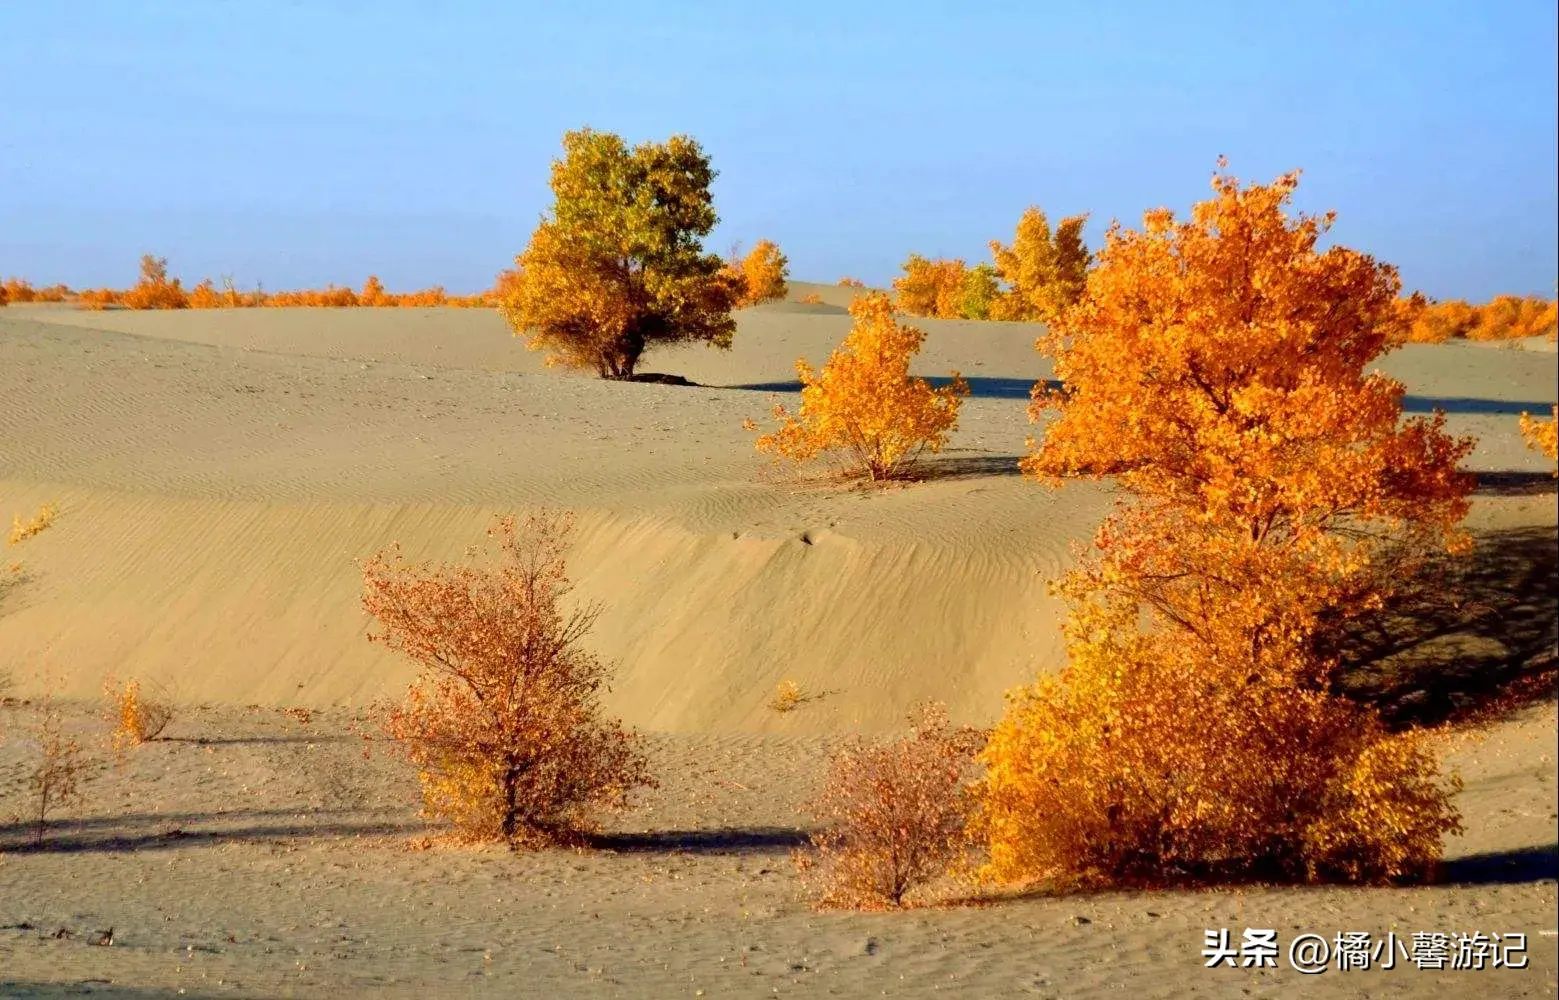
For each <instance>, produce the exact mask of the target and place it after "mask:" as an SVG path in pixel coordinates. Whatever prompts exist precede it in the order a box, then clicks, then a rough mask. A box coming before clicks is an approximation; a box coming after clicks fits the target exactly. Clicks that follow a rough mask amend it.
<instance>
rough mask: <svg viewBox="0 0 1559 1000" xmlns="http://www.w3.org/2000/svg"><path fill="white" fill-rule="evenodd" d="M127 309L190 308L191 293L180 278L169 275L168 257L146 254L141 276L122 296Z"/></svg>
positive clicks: (142, 258) (143, 257) (122, 301)
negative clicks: (186, 289) (180, 281)
mask: <svg viewBox="0 0 1559 1000" xmlns="http://www.w3.org/2000/svg"><path fill="white" fill-rule="evenodd" d="M120 301H121V303H122V304H123V305H124V307H125V308H126V309H188V308H189V304H190V303H189V293H188V292H186V291H184V287H183V286H182V285H181V284H180V283H179V279H178V278H172V279H170V278H169V277H168V258H166V257H155V256H153V255H151V254H145V255H143V256H142V257H141V278H140V280H139V281H137V282H136V283H135V285H134V286H133V287H132V288H130V289H129V290H128V291H126V292H125V293H124V295H123V296H121V298H120Z"/></svg>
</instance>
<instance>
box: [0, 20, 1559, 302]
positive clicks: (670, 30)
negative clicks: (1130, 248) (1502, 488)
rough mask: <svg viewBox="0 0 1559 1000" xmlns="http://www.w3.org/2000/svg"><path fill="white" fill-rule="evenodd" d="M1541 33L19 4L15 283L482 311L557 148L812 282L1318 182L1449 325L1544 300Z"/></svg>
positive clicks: (1289, 23)
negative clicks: (150, 271)
mask: <svg viewBox="0 0 1559 1000" xmlns="http://www.w3.org/2000/svg"><path fill="white" fill-rule="evenodd" d="M1555 22H1556V15H1555V4H1554V3H1553V0H1485V2H1478V0H1464V2H1459V3H1444V2H1437V0H1416V2H1408V0H1402V2H1395V3H1386V2H1374V3H1370V2H1357V3H1343V2H1325V0H1320V2H1316V0H1312V2H1306V3H1294V2H1284V3H1235V4H1229V3H1190V2H1185V0H1174V2H1165V3H1128V2H1110V0H1099V2H1081V3H1078V2H1072V3H1065V4H1058V3H1044V2H1039V0H1030V2H1011V3H1006V2H990V0H985V2H970V0H963V2H957V3H953V2H948V3H931V2H920V3H916V2H901V3H896V4H888V3H881V2H875V0H874V2H864V0H863V2H854V3H852V2H844V0H833V2H813V0H786V2H783V3H777V4H776V3H769V4H757V3H745V2H738V0H721V2H717V0H700V2H691V0H660V2H642V3H624V2H610V0H592V2H584V0H573V2H557V3H523V2H514V3H497V2H495V3H475V2H464V3H462V2H447V3H436V2H431V0H429V2H416V0H399V2H384V0H380V2H368V0H362V2H344V0H338V2H326V0H313V2H266V0H239V2H219V0H160V2H132V0H107V2H98V3H92V2H86V0H70V2H67V3H58V4H51V3H20V2H16V3H10V2H8V3H4V4H3V5H0V100H3V102H4V104H3V111H0V274H22V275H25V276H27V277H29V278H31V279H33V280H35V281H39V282H44V283H51V282H54V281H65V282H68V283H69V284H71V285H74V286H78V287H79V286H83V285H98V284H114V285H121V286H122V285H124V284H128V283H129V282H130V281H131V280H133V277H134V273H135V262H136V259H137V257H138V255H139V254H140V253H142V252H143V251H148V250H150V251H155V252H156V253H158V254H161V255H165V256H167V257H168V258H169V259H170V264H171V269H172V271H173V273H175V274H178V275H181V276H183V277H185V278H186V280H189V281H193V280H195V279H198V278H199V277H201V276H207V275H209V276H212V277H216V276H218V275H220V274H223V273H230V274H233V275H234V276H235V277H236V278H237V280H238V282H239V284H241V285H245V286H248V285H252V284H253V283H254V282H255V281H256V280H259V281H263V282H264V283H265V285H266V287H268V288H283V287H299V286H315V285H321V284H323V283H325V282H327V281H335V282H337V283H352V284H356V283H358V282H360V281H361V280H362V278H363V276H364V275H366V274H368V273H369V272H376V273H378V274H379V276H380V277H381V278H382V279H383V280H384V281H385V282H386V284H388V285H389V286H390V287H391V288H397V289H399V288H407V287H412V286H424V285H429V284H434V283H441V284H443V285H445V286H447V287H448V288H449V290H451V291H461V292H465V291H476V290H478V289H480V288H484V287H486V286H487V285H488V284H490V283H491V280H492V277H493V275H494V273H495V272H496V271H497V270H498V269H499V268H501V267H505V266H507V265H508V264H509V263H510V262H511V260H512V257H513V255H514V253H515V252H517V251H518V250H520V249H521V248H522V247H523V246H524V244H525V242H526V240H527V238H528V237H529V234H530V231H531V229H532V228H533V227H534V225H535V223H536V220H537V217H538V214H539V213H540V212H542V211H543V210H544V209H545V208H546V206H547V204H548V203H549V201H550V195H549V192H548V190H547V186H546V180H547V170H548V164H549V162H550V161H551V160H552V158H553V157H554V156H556V155H557V153H558V150H559V139H560V137H561V135H562V133H563V132H564V131H565V130H566V129H569V128H575V127H579V126H581V125H590V126H591V127H594V128H597V129H604V130H611V131H615V132H619V133H621V134H622V135H623V136H624V137H625V138H626V139H628V140H629V141H630V142H636V141H640V140H643V139H662V138H665V137H666V136H668V135H670V134H672V133H674V132H683V133H688V134H691V135H693V136H694V137H696V138H697V139H699V140H700V141H701V142H702V143H703V144H704V147H705V149H706V150H707V151H708V152H709V153H710V155H711V156H712V158H713V160H714V164H715V167H716V169H717V170H719V171H720V177H719V178H718V180H717V181H716V189H715V195H716V205H717V208H718V210H719V212H720V215H721V217H722V223H721V226H720V228H719V229H718V230H717V231H716V233H715V234H714V237H713V239H712V240H711V248H712V249H715V250H718V251H721V252H724V251H725V250H726V249H728V247H729V245H730V244H731V242H732V241H734V240H742V241H743V242H745V243H746V244H748V245H750V244H751V243H752V242H753V241H754V240H755V239H758V238H760V237H768V238H771V239H774V240H777V241H778V242H779V244H780V245H781V247H782V248H783V249H784V250H785V251H786V252H787V253H788V255H789V257H790V259H791V274H792V277H794V278H799V279H813V280H822V281H833V280H835V279H837V278H839V277H840V276H842V275H853V276H855V277H858V278H861V279H864V280H866V281H868V282H869V283H874V284H875V283H881V282H886V281H887V280H889V279H890V278H891V277H892V275H893V274H894V273H895V272H896V270H897V268H898V265H899V264H900V263H901V262H902V261H903V259H904V257H905V256H906V255H907V254H908V253H909V252H910V251H917V252H920V253H923V254H926V255H929V256H959V257H964V258H966V259H967V260H969V261H970V262H973V261H975V260H979V259H984V258H985V257H986V256H987V251H986V243H987V241H988V240H990V239H992V238H1000V239H1003V240H1007V239H1010V237H1011V233H1012V228H1013V225H1014V223H1015V222H1016V220H1017V218H1018V215H1019V214H1020V213H1021V211H1022V210H1023V208H1024V206H1026V205H1028V204H1031V203H1032V204H1038V205H1039V206H1041V207H1042V208H1044V209H1045V210H1046V211H1047V212H1049V213H1050V214H1051V216H1052V217H1053V218H1054V217H1057V216H1060V215H1063V214H1069V213H1073V212H1081V211H1089V212H1092V213H1093V216H1092V223H1091V225H1090V228H1089V235H1090V242H1095V243H1096V242H1097V240H1098V238H1099V236H1100V234H1101V233H1102V231H1103V229H1104V227H1105V225H1106V224H1107V222H1108V221H1109V220H1110V219H1111V218H1120V219H1121V220H1122V221H1123V222H1126V223H1127V224H1136V223H1137V222H1138V221H1140V218H1141V212H1142V211H1143V210H1144V209H1146V208H1150V207H1154V206H1161V205H1167V206H1169V207H1172V208H1174V209H1176V210H1177V211H1180V210H1183V209H1184V208H1185V207H1186V206H1188V205H1189V204H1190V203H1191V202H1193V201H1196V200H1198V199H1200V198H1202V197H1203V196H1205V194H1206V192H1207V186H1206V185H1207V181H1208V178H1209V176H1210V174H1211V172H1212V168H1213V165H1214V161H1215V160H1216V158H1217V156H1218V155H1219V154H1220V153H1221V154H1226V155H1227V156H1228V157H1229V158H1230V160H1231V168H1232V170H1233V172H1234V173H1235V174H1236V175H1238V176H1240V177H1242V178H1245V179H1262V180H1266V179H1270V178H1271V177H1273V176H1275V175H1277V174H1279V173H1281V172H1283V171H1285V170H1288V169H1292V168H1295V167H1300V168H1303V169H1304V181H1303V184H1302V186H1301V189H1300V192H1299V203H1300V207H1302V208H1305V209H1307V210H1320V209H1325V208H1335V209H1336V210H1337V211H1338V213H1339V219H1338V224H1337V227H1336V229H1335V230H1334V232H1333V235H1334V238H1335V239H1336V241H1337V242H1340V243H1344V244H1347V245H1349V246H1352V247H1355V248H1358V249H1361V250H1365V251H1368V252H1370V253H1373V254H1375V255H1377V256H1378V257H1380V258H1382V259H1384V260H1387V261H1390V262H1393V263H1395V264H1397V265H1398V266H1399V267H1400V268H1401V270H1402V275H1403V278H1404V281H1405V282H1406V283H1407V284H1408V285H1409V286H1410V287H1416V288H1420V289H1422V290H1424V291H1425V292H1427V293H1428V294H1430V295H1433V296H1437V297H1465V298H1472V299H1483V298H1487V297H1488V296H1489V295H1491V294H1494V293H1498V292H1516V293H1535V294H1544V295H1553V294H1554V291H1555V273H1556V269H1559V265H1556V242H1559V237H1556V223H1555V220H1556V217H1559V197H1556V180H1555V177H1556V169H1559V166H1556V153H1555V150H1556V113H1559V112H1556V99H1555V94H1556V84H1555V80H1556V75H1559V67H1556V56H1555V36H1556V27H1559V26H1556V23H1555Z"/></svg>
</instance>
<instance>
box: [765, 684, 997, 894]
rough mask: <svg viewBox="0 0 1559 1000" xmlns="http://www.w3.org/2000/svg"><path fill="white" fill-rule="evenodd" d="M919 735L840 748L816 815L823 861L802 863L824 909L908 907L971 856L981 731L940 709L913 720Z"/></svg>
mask: <svg viewBox="0 0 1559 1000" xmlns="http://www.w3.org/2000/svg"><path fill="white" fill-rule="evenodd" d="M911 725H912V727H913V729H912V732H911V734H910V735H909V736H908V737H905V738H903V739H899V740H895V741H893V742H890V743H884V744H869V743H865V742H862V741H859V740H857V741H856V742H854V743H852V744H849V745H847V746H845V747H843V748H841V749H840V750H838V751H836V752H835V753H834V755H833V758H832V760H831V761H830V762H829V768H828V777H827V779H826V781H825V784H824V787H823V790H822V792H821V794H820V795H819V796H818V797H817V799H816V800H814V801H813V802H812V803H811V805H810V806H809V807H808V811H809V812H810V813H811V815H812V816H814V817H815V818H816V819H817V820H818V821H819V822H820V823H821V827H820V829H818V831H817V832H815V833H813V834H812V838H811V840H812V846H813V848H814V850H815V856H809V855H806V854H798V855H797V858H796V862H797V865H798V867H799V868H800V869H801V872H802V876H803V878H804V880H805V881H806V882H807V883H808V888H809V890H810V891H811V893H812V895H813V896H814V898H816V900H817V902H818V903H819V904H820V905H824V906H842V907H850V908H855V909H874V908H880V907H885V906H902V905H904V902H905V900H906V898H907V897H908V896H910V895H911V894H912V893H914V892H915V891H916V890H917V889H921V888H923V887H924V886H926V885H927V884H928V883H931V882H933V881H935V880H936V879H938V878H940V877H942V876H944V875H947V874H949V873H950V871H951V870H952V869H953V868H954V867H955V865H956V863H957V862H959V861H960V860H961V859H962V858H963V855H964V852H965V848H966V846H967V839H966V837H965V835H964V829H965V825H966V823H967V819H968V800H967V798H966V796H965V795H964V783H965V781H966V780H967V778H968V774H969V770H970V766H971V764H972V762H973V758H974V754H975V751H976V750H977V749H978V748H979V746H980V742H981V739H982V737H981V734H979V733H977V732H976V731H974V730H972V729H964V728H954V727H952V726H950V725H949V724H948V720H947V712H946V710H945V709H944V708H943V707H942V706H941V705H939V704H932V705H929V706H927V707H926V708H924V709H923V710H922V711H921V712H920V713H919V715H918V716H912V717H911Z"/></svg>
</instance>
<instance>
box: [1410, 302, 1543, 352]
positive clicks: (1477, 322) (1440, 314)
mask: <svg viewBox="0 0 1559 1000" xmlns="http://www.w3.org/2000/svg"><path fill="white" fill-rule="evenodd" d="M1400 303H1401V305H1400V308H1401V309H1402V310H1403V311H1404V312H1405V313H1406V314H1407V316H1408V317H1409V326H1408V328H1407V330H1406V332H1405V333H1403V334H1401V335H1400V336H1399V337H1398V340H1399V341H1405V342H1407V343H1412V344H1441V343H1444V342H1445V341H1447V340H1461V339H1465V340H1513V339H1521V338H1526V337H1540V336H1543V335H1545V334H1546V335H1547V336H1548V339H1550V340H1552V339H1554V332H1555V328H1556V327H1559V302H1555V301H1553V300H1551V299H1544V298H1541V297H1539V296H1535V295H1528V296H1520V295H1496V296H1495V297H1494V298H1493V299H1491V300H1489V301H1488V302H1487V303H1486V304H1484V305H1481V306H1475V305H1471V304H1469V303H1467V302H1465V301H1463V300H1461V299H1447V300H1445V301H1443V302H1428V301H1426V300H1425V299H1424V298H1423V297H1422V296H1418V295H1415V296H1412V297H1410V298H1404V299H1402V300H1400Z"/></svg>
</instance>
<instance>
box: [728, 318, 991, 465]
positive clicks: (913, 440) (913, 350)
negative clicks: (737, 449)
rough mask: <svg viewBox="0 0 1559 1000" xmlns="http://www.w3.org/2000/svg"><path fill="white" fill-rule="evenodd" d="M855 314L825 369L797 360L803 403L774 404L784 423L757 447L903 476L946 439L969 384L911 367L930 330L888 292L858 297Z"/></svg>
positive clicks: (798, 458)
mask: <svg viewBox="0 0 1559 1000" xmlns="http://www.w3.org/2000/svg"><path fill="white" fill-rule="evenodd" d="M850 315H851V317H852V318H853V319H854V325H853V326H852V327H851V328H850V333H849V335H848V336H846V337H845V340H844V343H843V344H841V345H840V346H839V347H838V348H837V349H836V350H835V351H834V352H833V353H832V354H831V355H829V358H828V361H827V363H825V364H824V365H823V368H822V370H821V371H814V370H813V368H812V366H811V365H810V364H808V363H807V361H806V359H805V358H801V359H798V360H797V361H796V374H797V375H798V376H799V377H800V379H801V383H802V389H801V405H800V406H799V407H798V408H797V409H796V412H794V413H792V412H790V411H789V410H788V409H786V408H785V406H784V405H783V404H778V403H777V404H775V407H774V418H775V419H776V420H778V421H779V422H780V426H779V427H778V428H777V429H776V430H774V431H773V432H771V433H769V434H765V435H762V436H761V437H759V438H758V440H757V448H758V450H759V451H761V452H770V453H772V454H774V455H776V456H778V457H781V458H787V459H791V460H794V461H800V462H804V461H808V460H810V459H814V458H817V457H818V456H820V455H825V454H828V455H836V456H843V460H844V469H843V471H844V472H845V473H846V474H847V475H850V476H860V477H865V478H868V479H871V480H874V481H880V480H885V479H896V478H902V477H903V476H905V475H907V474H908V473H909V472H910V471H911V470H912V469H913V468H914V465H915V462H916V461H917V460H918V459H919V457H920V456H921V454H922V453H923V452H927V451H929V452H932V453H935V452H937V451H940V450H941V449H942V447H943V445H945V444H946V442H947V439H948V435H949V434H950V433H951V432H952V430H953V428H954V427H955V426H956V425H957V423H958V407H959V405H960V403H961V402H962V400H963V397H964V396H966V395H968V393H969V386H968V383H966V382H964V380H963V379H962V378H960V377H959V375H958V373H957V372H954V373H953V375H952V381H951V383H949V384H948V385H945V386H943V387H941V388H939V389H933V388H932V387H931V385H930V383H928V382H927V381H926V380H925V379H922V378H914V377H912V376H911V375H910V374H909V365H910V359H911V358H913V357H914V356H915V354H917V353H918V352H919V351H920V345H921V343H922V342H923V341H924V340H925V334H924V333H922V332H921V331H920V330H918V329H917V328H915V327H913V326H908V325H905V324H902V323H900V322H899V321H898V318H897V316H896V315H895V313H894V310H893V305H892V303H891V302H890V301H889V299H888V297H887V296H886V295H883V294H882V293H880V292H874V293H869V294H867V295H863V296H859V297H857V298H856V299H855V300H854V301H853V302H851V303H850ZM748 426H749V427H751V428H752V429H756V426H757V425H756V424H753V423H751V422H750V421H749V424H748Z"/></svg>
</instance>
